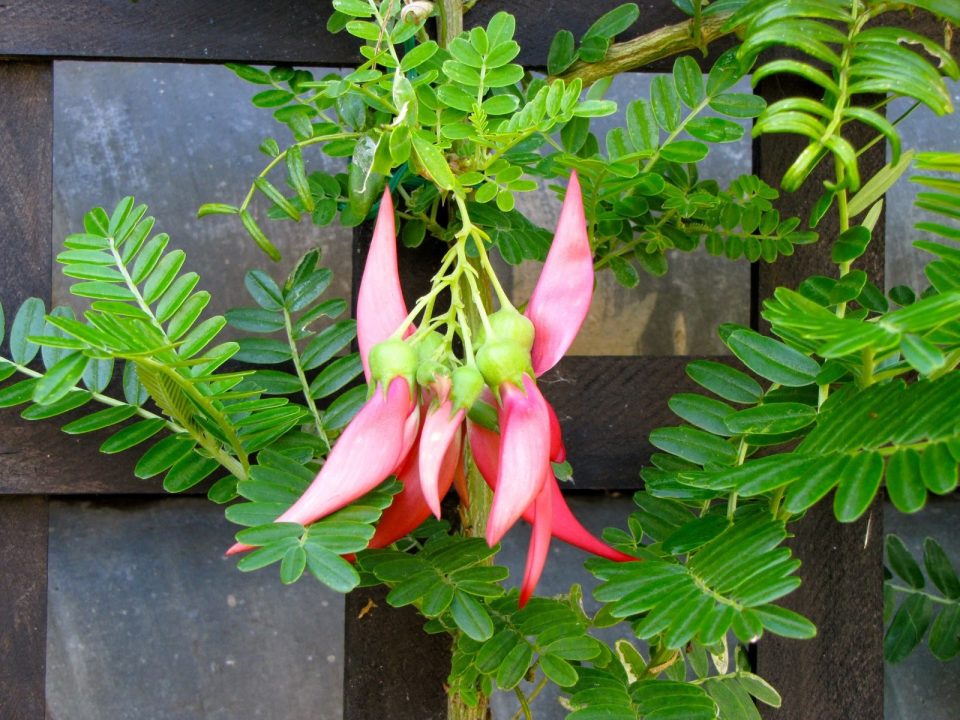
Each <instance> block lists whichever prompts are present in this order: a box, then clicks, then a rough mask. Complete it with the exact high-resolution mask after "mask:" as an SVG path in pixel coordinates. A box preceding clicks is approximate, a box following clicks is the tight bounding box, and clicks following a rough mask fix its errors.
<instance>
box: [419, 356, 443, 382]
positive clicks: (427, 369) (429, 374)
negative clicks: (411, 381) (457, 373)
mask: <svg viewBox="0 0 960 720" xmlns="http://www.w3.org/2000/svg"><path fill="white" fill-rule="evenodd" d="M449 374H450V368H448V367H447V366H446V365H443V364H442V363H438V362H437V361H436V360H424V361H422V362H421V363H420V365H418V366H417V384H418V385H429V384H430V383H432V382H433V381H434V379H436V378H438V377H445V376H447V375H449Z"/></svg>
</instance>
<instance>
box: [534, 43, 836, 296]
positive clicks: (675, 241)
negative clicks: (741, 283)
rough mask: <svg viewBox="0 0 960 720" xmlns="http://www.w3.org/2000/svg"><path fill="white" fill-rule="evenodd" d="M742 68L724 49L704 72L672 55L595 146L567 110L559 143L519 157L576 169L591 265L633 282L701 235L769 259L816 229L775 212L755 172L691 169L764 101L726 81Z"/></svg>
mask: <svg viewBox="0 0 960 720" xmlns="http://www.w3.org/2000/svg"><path fill="white" fill-rule="evenodd" d="M748 70H749V64H748V63H745V62H742V61H741V60H740V59H739V58H738V57H737V55H736V53H735V52H734V51H730V52H727V53H725V54H723V55H722V56H721V57H720V58H719V59H718V60H717V62H716V63H715V64H714V66H713V67H712V68H711V70H710V73H709V74H708V75H707V77H706V78H704V77H703V74H702V73H701V71H700V67H699V66H698V65H697V63H696V62H695V61H694V60H693V59H692V58H690V57H680V58H677V60H676V62H675V63H674V67H673V72H672V73H671V74H670V75H665V76H659V77H656V78H654V79H653V82H652V85H651V91H650V97H649V99H647V98H639V99H636V100H633V101H631V102H630V103H629V104H628V106H627V108H626V126H625V127H617V128H614V129H612V130H610V131H609V132H608V133H607V134H606V137H605V139H604V142H603V148H601V144H600V142H599V141H598V139H597V138H596V137H595V136H594V135H593V133H591V132H590V127H589V121H588V119H587V118H583V117H575V118H573V119H572V120H571V121H570V122H568V123H567V124H566V125H565V126H564V127H563V129H562V130H561V132H560V144H559V145H558V148H559V149H561V150H562V152H557V153H553V154H551V155H549V156H548V159H547V161H544V160H542V159H540V158H537V157H536V156H534V157H533V158H531V160H530V161H529V163H528V164H529V167H530V172H532V173H534V174H540V175H543V176H545V177H548V178H549V177H551V176H553V175H555V174H556V172H557V170H558V168H573V169H575V170H576V171H577V173H578V174H579V177H580V180H581V183H582V184H583V186H584V197H585V199H586V215H587V221H588V229H589V232H590V235H591V238H592V244H593V246H594V252H595V256H596V265H597V267H598V268H609V269H610V270H612V271H613V273H614V275H615V276H616V277H617V280H618V281H619V282H620V283H621V284H623V285H625V286H628V287H632V286H635V285H637V284H638V283H639V280H640V274H639V271H644V272H647V273H650V274H652V275H663V274H664V273H665V272H666V271H667V267H668V262H667V255H668V253H670V252H671V251H675V250H680V251H685V252H690V251H693V250H696V249H698V248H699V247H700V246H701V243H702V244H703V246H704V247H705V248H706V250H707V251H708V252H709V253H711V254H712V255H717V256H724V257H727V258H729V259H732V260H736V259H738V258H741V257H745V258H747V259H748V260H750V261H751V262H755V261H757V260H761V259H762V260H764V261H766V262H773V261H774V260H775V259H776V258H777V257H778V256H780V255H792V254H793V252H794V246H796V245H801V244H806V243H810V242H814V241H815V240H816V239H817V234H816V233H814V232H811V231H808V230H801V229H800V228H799V226H800V220H799V219H798V218H783V219H781V217H780V214H779V213H778V212H777V211H776V209H774V207H773V201H774V200H776V199H777V197H779V192H778V191H777V190H776V189H775V188H772V187H770V186H769V185H767V184H766V183H764V182H763V181H762V180H760V179H759V178H758V177H756V176H754V175H745V176H742V177H740V178H738V179H737V180H735V181H734V182H733V183H731V185H730V186H729V187H727V188H721V187H720V186H719V185H718V184H717V183H716V182H715V181H712V180H702V179H701V178H700V177H699V174H698V172H697V169H696V163H698V162H700V161H702V160H703V159H704V158H706V157H707V156H708V155H709V153H710V150H711V146H712V145H714V144H719V143H729V142H736V141H738V140H740V139H741V138H742V137H743V134H744V127H743V125H742V123H743V122H744V121H745V120H748V119H750V118H753V117H756V116H758V115H760V114H761V113H762V112H763V110H764V108H765V107H766V103H765V102H764V100H763V98H760V97H758V96H756V95H752V94H750V93H743V92H736V91H735V90H734V89H733V86H734V85H735V84H736V83H737V81H738V80H740V78H742V77H743V76H744V75H745V73H746V72H747V71H748ZM606 87H607V84H606V83H597V85H595V86H594V87H593V88H591V90H590V94H591V95H592V96H593V97H597V98H599V97H600V96H601V95H602V93H603V92H604V91H605V90H606ZM554 144H555V145H557V144H556V143H554Z"/></svg>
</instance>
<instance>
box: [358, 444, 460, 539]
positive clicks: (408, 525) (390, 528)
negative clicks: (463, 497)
mask: <svg viewBox="0 0 960 720" xmlns="http://www.w3.org/2000/svg"><path fill="white" fill-rule="evenodd" d="M421 442H423V435H422V433H421ZM460 451H461V440H460V434H459V433H457V434H456V435H455V437H454V438H452V440H451V442H450V443H449V444H448V446H447V449H446V452H445V453H444V455H443V462H442V463H441V464H440V467H439V468H438V473H437V477H438V488H439V490H438V492H439V494H440V496H441V497H442V496H443V495H446V494H447V492H448V491H449V490H450V486H451V485H452V484H453V481H454V475H455V471H456V469H457V466H458V465H459V463H460ZM420 460H421V454H420V452H419V451H418V448H417V447H414V449H413V451H412V452H411V453H410V455H409V456H408V457H407V461H406V463H405V464H404V466H403V468H402V469H401V470H400V472H398V473H397V479H398V480H400V482H401V483H403V490H401V491H400V492H399V493H398V494H397V495H395V496H394V498H393V503H391V505H390V507H388V508H387V509H386V510H384V511H383V515H381V516H380V522H378V523H377V530H376V532H375V533H374V535H373V538H372V539H371V540H370V543H369V545H368V547H372V548H382V547H386V546H387V545H390V544H391V543H395V542H396V541H397V540H399V539H400V538H402V537H404V536H406V535H409V534H410V533H411V532H413V531H414V530H416V529H417V528H418V527H419V526H420V524H421V523H422V522H423V521H424V520H426V519H427V517H428V516H429V515H430V508H429V507H428V506H427V503H426V501H425V500H424V497H423V491H422V489H421V482H420V478H421V475H420V472H421V465H420Z"/></svg>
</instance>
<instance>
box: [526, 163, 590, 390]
mask: <svg viewBox="0 0 960 720" xmlns="http://www.w3.org/2000/svg"><path fill="white" fill-rule="evenodd" d="M592 297H593V252H592V250H591V249H590V238H589V237H588V236H587V223H586V219H585V218H584V214H583V198H582V197H581V195H580V181H579V180H578V179H577V174H576V173H571V174H570V182H569V183H568V184H567V195H566V197H565V198H564V200H563V208H562V209H561V211H560V220H559V221H558V222H557V231H556V233H555V234H554V237H553V244H552V245H551V246H550V252H549V253H547V260H546V262H544V264H543V271H542V272H541V273H540V279H539V280H537V285H536V287H535V288H534V289H533V295H531V296H530V303H529V304H528V305H527V310H526V316H527V317H528V318H530V320H531V321H532V322H533V326H534V329H535V331H536V334H535V335H534V338H533V350H532V351H531V356H532V358H533V370H534V372H535V373H536V374H537V375H538V376H539V375H542V374H543V373H545V372H546V371H547V370H549V369H550V368H552V367H553V366H554V365H556V364H557V363H558V362H559V361H560V358H561V357H563V354H564V353H565V352H566V351H567V350H568V349H569V347H570V345H571V344H572V343H573V339H574V338H575V337H576V336H577V333H578V332H579V330H580V326H581V325H582V324H583V321H584V319H585V318H586V317H587V311H588V310H589V309H590V300H591V299H592Z"/></svg>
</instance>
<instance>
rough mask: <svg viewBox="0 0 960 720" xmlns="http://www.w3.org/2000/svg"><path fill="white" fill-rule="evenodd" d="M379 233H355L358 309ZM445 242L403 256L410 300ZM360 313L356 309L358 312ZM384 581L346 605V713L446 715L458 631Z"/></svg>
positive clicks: (397, 718) (360, 717)
mask: <svg viewBox="0 0 960 720" xmlns="http://www.w3.org/2000/svg"><path fill="white" fill-rule="evenodd" d="M372 233H373V223H371V222H367V223H365V224H364V225H362V226H360V227H359V228H357V230H356V232H355V234H354V245H353V247H354V255H353V309H354V311H356V304H357V291H358V290H359V288H360V277H361V275H362V274H363V266H364V263H365V262H366V257H367V251H368V250H369V248H370V239H371V237H372ZM442 249H443V248H442V246H441V245H440V244H439V243H436V242H431V241H430V240H429V239H428V240H427V241H426V242H424V243H423V244H422V245H421V246H420V247H419V248H416V249H415V250H403V251H402V252H401V253H400V256H399V269H400V278H401V280H402V283H403V289H404V294H405V296H406V300H407V305H408V306H410V305H412V303H413V302H414V301H415V300H416V298H417V297H419V296H420V295H422V294H423V293H425V292H426V291H427V290H428V288H429V285H430V278H431V277H432V276H433V273H434V272H435V271H436V268H437V267H438V265H439V259H440V256H441V251H442ZM354 314H356V312H354ZM386 594H387V593H386V591H385V589H384V588H382V587H375V588H362V589H359V590H354V591H353V592H352V593H350V594H349V595H347V598H346V603H345V607H344V613H345V615H344V623H345V627H344V657H345V658H346V663H345V666H344V669H343V718H344V720H368V719H369V718H390V719H391V720H443V718H446V716H447V700H446V693H445V690H444V682H445V681H446V679H447V675H448V674H449V672H450V638H449V636H447V635H446V634H441V635H427V634H426V633H424V632H423V624H424V622H425V620H424V619H423V617H422V616H421V615H420V614H419V613H418V612H416V611H415V610H414V609H413V608H410V607H407V608H402V609H396V608H392V607H390V606H389V605H388V604H387V601H386Z"/></svg>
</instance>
